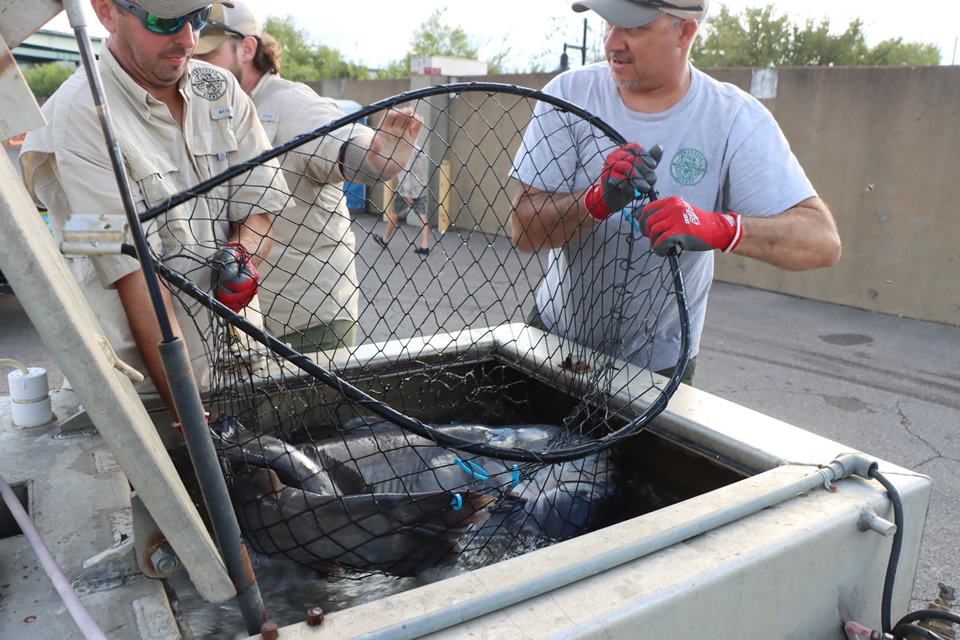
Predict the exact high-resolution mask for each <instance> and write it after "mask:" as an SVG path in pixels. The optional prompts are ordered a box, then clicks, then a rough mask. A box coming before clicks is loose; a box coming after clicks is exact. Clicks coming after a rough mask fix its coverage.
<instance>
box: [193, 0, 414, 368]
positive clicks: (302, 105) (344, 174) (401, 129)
mask: <svg viewBox="0 0 960 640" xmlns="http://www.w3.org/2000/svg"><path fill="white" fill-rule="evenodd" d="M196 57H197V58H198V59H200V60H204V61H206V62H209V63H211V64H215V65H217V66H219V67H222V68H224V69H227V70H229V71H231V72H232V73H233V75H234V76H236V77H237V79H238V80H239V81H240V86H241V87H242V88H243V90H244V91H246V92H247V93H248V94H250V97H251V98H252V99H253V102H254V104H255V105H256V108H257V112H258V113H259V116H260V121H261V123H262V124H263V127H264V129H265V130H266V132H267V135H268V136H269V138H270V141H271V143H272V144H273V145H274V146H277V145H280V144H283V143H285V142H287V141H289V140H292V139H293V138H295V137H296V136H298V135H300V134H303V133H307V132H309V131H312V130H314V129H316V128H317V127H321V126H323V125H325V124H328V123H330V122H333V121H334V120H336V119H338V118H342V117H344V114H343V113H342V112H341V111H340V110H339V109H337V107H336V105H335V104H334V103H332V102H331V101H330V100H329V99H326V98H321V97H320V96H319V95H317V93H316V92H315V91H314V90H313V89H311V88H309V87H308V86H306V85H304V84H301V83H296V82H290V81H289V80H285V79H283V78H281V77H280V66H281V60H280V47H279V46H278V45H277V42H276V40H274V39H273V37H271V36H270V34H268V33H263V32H261V30H260V26H259V24H258V22H257V19H256V17H255V16H254V15H253V12H252V11H250V9H249V8H248V7H247V6H246V5H244V4H243V3H241V2H234V6H233V8H230V7H220V6H215V7H214V8H213V12H212V14H211V17H210V20H209V21H208V22H207V25H206V27H205V28H204V30H203V31H202V32H201V35H200V42H199V44H198V45H197V50H196ZM421 127H422V121H421V120H420V119H419V117H417V116H414V114H413V110H412V109H410V108H406V109H402V110H393V111H390V112H388V113H387V114H386V115H385V116H384V118H383V120H382V121H381V122H380V124H379V126H378V128H377V131H376V132H374V131H373V130H371V129H370V128H369V127H366V126H363V125H352V126H350V127H345V128H343V129H338V130H336V131H334V132H332V133H331V134H330V135H326V136H323V137H321V138H319V139H318V140H315V141H312V142H310V143H307V144H305V145H302V146H300V147H297V148H296V149H295V150H293V151H291V152H290V153H287V154H286V155H285V156H283V157H282V158H281V166H282V167H283V169H284V170H285V171H286V172H287V173H286V176H287V182H288V184H290V185H291V187H292V188H293V189H294V196H295V197H294V198H293V199H292V200H291V201H290V202H289V203H288V205H287V207H286V209H284V211H283V213H282V214H281V215H278V216H277V218H276V220H275V222H274V227H273V234H274V239H275V241H276V243H275V246H274V251H273V254H272V255H271V256H270V258H269V259H268V260H267V262H268V263H269V265H264V268H263V269H262V271H263V281H262V282H261V284H262V287H261V290H260V294H259V299H260V304H261V308H262V310H263V311H264V314H265V317H264V321H265V324H266V326H267V329H268V330H269V331H270V332H271V333H272V334H273V335H275V336H277V337H278V338H280V340H281V341H283V342H287V343H289V344H291V345H292V346H293V348H294V349H297V350H298V351H301V352H305V353H311V352H313V351H316V350H317V349H323V350H328V349H335V348H338V347H352V346H353V345H354V344H355V343H356V334H357V320H358V317H359V316H358V297H359V296H358V284H357V275H356V268H355V266H354V247H355V244H356V239H355V237H354V233H353V231H352V230H351V229H350V212H349V211H348V209H347V206H346V200H345V198H344V194H343V191H342V189H341V188H340V185H341V184H342V183H343V181H344V180H347V181H348V182H358V183H361V184H373V183H375V182H376V181H377V180H388V179H390V178H392V177H393V176H395V175H397V174H398V173H399V172H400V171H401V170H402V169H403V167H404V166H406V165H407V163H408V162H409V160H410V159H411V158H412V157H413V152H414V149H415V147H414V145H415V144H416V142H417V137H418V136H419V134H420V130H421ZM304 176H306V178H304Z"/></svg>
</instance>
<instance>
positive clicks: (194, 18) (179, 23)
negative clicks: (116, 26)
mask: <svg viewBox="0 0 960 640" xmlns="http://www.w3.org/2000/svg"><path fill="white" fill-rule="evenodd" d="M113 1H114V2H115V3H116V4H117V6H119V7H120V8H122V9H126V10H127V11H129V12H130V13H132V14H133V15H135V16H136V17H137V18H139V19H140V24H142V25H143V28H144V29H146V30H147V31H150V32H152V33H159V34H160V35H162V36H172V35H173V34H175V33H179V32H180V29H183V25H185V24H187V23H190V26H191V27H193V30H194V31H200V30H201V29H203V27H204V26H205V25H206V24H207V18H209V17H210V10H211V9H212V8H213V5H207V6H206V7H203V8H202V9H197V10H196V11H191V12H190V13H188V14H186V15H183V16H180V17H179V18H161V17H159V16H155V15H153V14H152V13H150V12H148V11H147V10H146V9H144V8H143V7H141V6H140V5H138V4H134V3H132V2H127V1H126V0H113Z"/></svg>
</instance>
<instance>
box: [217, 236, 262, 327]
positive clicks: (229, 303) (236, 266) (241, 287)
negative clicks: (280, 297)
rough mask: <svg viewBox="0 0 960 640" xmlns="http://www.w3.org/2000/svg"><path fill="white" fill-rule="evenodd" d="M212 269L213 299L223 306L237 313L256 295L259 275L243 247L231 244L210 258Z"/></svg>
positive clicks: (234, 243)
mask: <svg viewBox="0 0 960 640" xmlns="http://www.w3.org/2000/svg"><path fill="white" fill-rule="evenodd" d="M210 266H211V267H212V268H213V278H214V285H215V287H216V288H215V291H214V297H215V298H216V299H217V300H219V301H220V302H222V303H223V304H224V306H226V307H227V308H228V309H230V310H231V311H233V312H234V313H239V312H240V310H241V309H243V308H244V307H245V306H247V304H248V303H249V302H250V300H252V299H253V296H255V295H257V282H259V281H260V274H259V273H257V269H256V267H254V266H253V263H252V262H250V254H249V253H247V250H246V249H244V248H243V245H241V244H239V243H236V242H231V243H230V244H226V245H224V246H223V247H222V248H221V249H219V250H218V251H217V252H216V253H215V254H213V256H211V258H210Z"/></svg>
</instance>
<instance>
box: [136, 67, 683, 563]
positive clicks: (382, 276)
mask: <svg viewBox="0 0 960 640" xmlns="http://www.w3.org/2000/svg"><path fill="white" fill-rule="evenodd" d="M407 107H411V108H413V109H414V110H415V112H416V113H417V114H419V115H420V116H421V117H422V118H423V120H424V127H423V131H422V132H421V133H420V136H419V140H418V144H419V146H420V147H421V148H422V166H421V167H420V168H419V169H416V165H415V164H411V165H410V166H409V167H408V168H407V170H405V171H403V172H401V173H400V174H399V176H397V177H395V178H392V179H390V180H385V179H384V178H383V176H382V175H368V176H365V177H361V176H354V177H353V183H352V184H348V185H346V186H345V185H344V184H343V176H342V174H343V173H344V170H343V165H341V164H340V163H338V157H337V156H334V157H333V158H332V159H331V157H330V155H329V152H328V151H326V149H327V145H329V144H330V143H331V142H333V141H335V142H336V144H335V145H334V147H335V148H336V149H341V148H342V145H343V144H344V142H343V141H344V140H346V139H348V138H350V136H352V135H360V136H361V137H362V136H363V135H368V134H372V133H375V132H377V131H378V126H379V123H381V122H383V121H384V117H385V115H386V114H388V113H390V112H395V111H397V110H400V109H404V108H407ZM360 123H365V124H364V126H366V127H368V128H369V129H359V128H357V129H354V127H355V125H358V124H360ZM528 128H538V129H539V133H541V134H543V135H538V136H534V137H532V138H530V140H533V139H538V140H539V141H538V142H537V143H536V144H537V145H547V147H548V150H549V154H548V155H549V156H551V157H555V158H562V157H565V156H570V155H571V154H573V155H576V156H577V157H579V158H581V160H582V159H584V158H587V159H589V158H594V157H600V158H602V157H605V156H606V155H607V154H608V153H609V152H610V151H611V150H612V149H613V148H615V147H616V146H618V145H620V144H622V143H623V140H622V138H620V137H619V136H618V135H617V134H616V132H613V131H611V130H609V128H608V127H606V125H604V123H602V122H600V121H599V120H597V119H595V118H593V117H592V116H591V115H590V114H588V113H585V112H583V111H582V110H579V109H578V108H576V107H574V106H572V105H569V104H566V103H563V102H561V101H559V100H557V99H554V98H550V97H549V96H545V95H543V94H540V93H539V92H535V91H532V90H528V89H522V88H518V87H513V86H505V85H485V84H476V83H474V84H468V85H448V86H443V87H431V88H429V89H426V90H422V91H419V92H412V93H408V94H403V95H400V96H397V97H395V98H392V99H390V100H386V101H382V102H380V103H377V104H375V105H372V106H370V107H367V108H364V109H362V110H360V111H358V112H357V113H355V114H352V115H351V116H348V117H344V118H341V119H340V120H337V121H336V122H334V123H331V124H326V125H325V126H323V127H321V128H319V129H317V130H315V131H313V132H311V133H310V134H306V135H303V136H300V137H298V138H295V139H294V140H291V141H289V142H286V143H284V144H283V145H281V146H279V147H277V148H276V149H274V150H273V151H271V152H269V153H267V154H264V156H261V157H260V158H257V159H256V160H254V161H251V162H249V163H246V164H245V165H242V166H240V167H235V168H234V169H233V170H231V171H230V172H228V173H226V174H224V176H223V177H222V178H221V179H218V180H213V181H210V182H209V183H205V184H203V185H199V186H198V187H197V188H195V189H193V190H191V192H189V193H185V194H181V195H179V196H176V197H174V198H172V199H170V200H168V201H167V202H165V203H164V204H163V205H161V206H159V207H155V208H154V209H152V210H150V211H148V212H147V213H145V214H144V215H143V216H142V220H143V223H144V229H145V233H146V237H147V242H148V244H149V246H150V247H151V248H152V249H153V250H154V251H155V252H156V255H155V258H156V261H157V265H158V270H159V273H160V275H161V277H162V278H163V279H164V280H165V282H166V283H168V287H169V288H170V290H171V292H172V293H173V295H174V296H175V297H176V299H177V300H178V301H179V302H180V304H179V305H178V310H177V314H178V316H179V317H180V324H181V326H183V328H184V333H185V334H188V335H187V336H186V338H187V344H188V347H189V348H190V350H191V355H192V356H193V357H194V369H195V373H196V374H197V378H198V380H199V381H200V385H201V391H202V393H203V394H204V398H205V399H207V401H208V403H209V407H208V408H209V411H210V414H211V427H212V431H213V437H214V440H215V444H216V445H217V450H218V452H219V454H220V456H221V459H222V461H223V467H224V470H225V473H226V474H227V477H228V482H229V485H230V488H231V495H232V496H233V499H234V502H235V507H236V510H237V514H238V517H239V520H240V523H241V528H242V529H243V531H244V534H245V536H246V538H247V539H248V541H249V543H250V544H251V545H252V546H253V547H254V548H255V549H256V550H258V551H261V552H264V553H268V554H283V555H286V556H288V557H289V558H291V559H293V560H295V561H297V562H300V563H302V564H305V565H308V566H312V567H315V568H317V569H318V570H320V571H322V572H326V573H341V572H342V571H344V570H345V569H350V570H360V571H378V572H387V573H392V574H396V575H416V574H418V573H420V572H422V571H423V570H424V569H426V568H429V567H433V566H437V565H444V564H449V563H451V562H453V561H456V560H458V559H459V560H460V561H463V562H468V561H479V562H488V561H490V560H492V559H498V558H502V557H504V556H506V555H509V554H513V553H519V552H523V551H525V550H528V549H531V548H535V547H537V546H540V545H543V544H548V543H550V542H553V541H557V540H562V539H565V538H569V537H572V536H575V535H579V534H581V533H584V532H586V531H589V530H592V529H595V528H597V527H600V526H603V525H605V524H606V523H608V522H609V521H610V520H611V519H612V518H614V517H615V514H616V512H617V508H616V504H617V500H618V498H619V492H618V490H617V486H618V485H617V477H618V476H617V470H616V466H617V465H616V458H615V456H614V453H613V451H614V449H615V447H614V446H613V445H615V444H617V443H618V442H619V441H621V440H622V439H623V438H626V437H628V436H630V435H632V434H634V433H636V432H637V431H638V430H639V429H641V428H642V427H643V425H644V424H646V422H648V421H649V420H650V419H651V418H652V417H653V416H655V415H656V414H657V413H659V412H660V411H662V409H663V408H664V406H665V403H666V401H667V399H668V397H669V395H670V394H671V393H672V392H673V390H674V389H675V388H676V386H677V384H678V383H679V377H680V375H681V373H682V369H683V366H684V365H685V362H686V353H687V347H686V345H687V331H688V330H687V324H688V323H687V319H686V307H685V301H684V299H683V292H682V284H681V280H680V276H679V268H678V262H677V260H676V258H675V257H670V258H668V259H663V258H659V257H657V256H655V255H653V253H652V252H650V251H649V244H648V243H647V242H646V240H644V239H643V238H642V237H641V236H640V234H639V233H638V229H637V228H636V226H635V223H634V222H633V220H632V218H631V217H630V214H631V212H632V211H633V210H634V208H635V207H639V206H641V205H642V204H643V202H645V200H643V199H638V200H637V202H636V203H635V205H634V206H631V207H628V209H627V210H625V212H624V218H623V220H620V223H619V224H616V225H610V224H609V223H608V227H612V228H613V229H614V232H612V233H596V232H594V231H584V232H583V234H582V236H581V237H580V239H579V241H578V243H577V244H576V248H575V249H574V248H569V247H568V248H567V249H565V250H564V251H562V252H561V251H554V252H552V253H551V252H548V251H546V250H542V251H535V252H524V251H520V250H518V249H517V248H516V247H515V245H514V243H513V242H512V240H511V234H512V232H513V231H515V230H514V229H512V224H514V223H513V222H512V221H511V207H512V202H513V201H514V198H515V197H516V195H517V193H518V191H519V190H520V189H522V185H521V184H520V183H519V182H518V181H516V180H514V179H512V178H511V170H512V167H513V166H514V163H515V162H516V163H518V164H519V163H520V162H522V161H523V160H524V158H525V157H526V156H527V155H528V154H531V153H532V152H533V149H532V148H531V147H530V146H529V145H530V144H531V143H530V142H529V141H528V142H526V143H525V142H523V140H524V132H525V131H526V130H527V129H528ZM388 153H389V150H388ZM340 157H341V158H342V156H340ZM273 158H276V159H277V160H278V161H279V162H280V163H281V165H282V166H283V168H284V170H283V171H282V172H281V173H282V175H284V177H285V181H286V183H287V185H288V192H283V191H282V190H281V189H280V188H279V186H278V185H277V184H276V183H273V182H272V181H273V180H274V176H275V175H276V174H277V170H276V169H275V168H271V167H272V165H271V160H272V159H273ZM583 164H586V162H585V161H583ZM298 167H300V168H298ZM544 170H545V171H548V170H549V169H547V168H545V169H544ZM418 171H419V173H420V175H417V173H418ZM324 172H326V173H324ZM367 173H369V170H367ZM328 176H329V177H328ZM403 181H406V184H405V185H404V184H403ZM361 182H366V183H367V184H366V185H365V187H364V190H363V191H364V192H363V194H362V198H360V199H358V200H359V203H360V208H362V209H364V210H358V206H357V205H356V204H355V206H354V207H353V210H352V211H351V208H350V207H349V206H348V205H349V204H350V203H351V201H352V200H353V199H354V198H355V197H356V196H357V195H358V192H359V191H360V189H359V188H358V187H357V186H354V185H357V184H359V183H361ZM398 183H399V186H398ZM271 184H272V186H270V185H271ZM319 185H324V186H323V187H322V189H319V193H318V186H319ZM580 188H582V187H579V188H578V187H577V186H576V185H575V183H574V181H573V178H572V177H570V179H569V180H567V179H565V180H564V182H563V184H561V185H560V188H559V189H558V191H560V192H574V191H577V190H578V189H580ZM395 191H397V192H398V193H399V194H400V195H397V194H395V193H394V192H395ZM411 192H413V193H416V194H417V197H415V198H412V200H413V201H414V204H413V205H410V204H409V203H408V202H407V201H406V200H403V199H402V198H401V197H400V196H401V195H402V194H404V193H411ZM251 193H259V194H261V195H262V194H269V193H274V194H276V193H282V194H287V193H292V195H285V196H284V197H285V198H286V206H285V207H284V208H283V209H282V211H273V212H272V213H275V214H276V215H275V217H274V218H273V229H272V235H273V246H272V249H271V250H270V251H269V252H266V245H265V244H264V245H260V246H259V247H258V246H256V245H253V246H250V243H249V242H247V243H245V244H246V245H247V246H246V248H247V249H248V250H249V251H250V252H251V253H253V254H256V257H257V258H262V262H260V264H259V266H258V270H259V272H260V274H261V276H262V278H261V286H260V289H259V293H258V296H257V298H256V301H255V303H254V304H252V305H250V306H248V307H247V308H246V309H244V310H243V311H242V312H241V313H240V314H235V313H232V312H231V311H230V310H229V309H227V308H225V307H224V306H222V305H220V304H219V303H216V302H214V301H213V297H212V296H213V290H214V288H215V286H213V285H212V284H211V281H212V277H213V276H212V273H213V271H212V269H211V259H212V256H213V255H214V254H215V252H216V251H217V250H218V249H219V248H221V247H222V245H223V243H224V242H225V239H226V238H227V232H228V223H227V222H224V221H223V220H225V219H226V218H227V217H228V216H232V217H233V218H234V219H237V220H242V219H243V217H244V216H245V215H247V214H249V213H257V212H260V211H262V210H263V209H264V207H265V206H266V202H267V201H268V200H269V198H268V197H266V196H264V198H266V199H253V198H251V197H250V195H249V194H251ZM244 194H246V195H244ZM244 198H245V199H244ZM405 205H406V206H405ZM398 210H399V211H398ZM392 212H406V213H407V220H406V224H404V223H403V221H402V220H401V224H400V225H399V227H398V228H397V229H396V230H395V231H394V232H393V233H392V236H391V237H390V242H389V243H386V244H385V243H384V242H383V241H382V239H383V237H384V234H385V232H386V230H387V227H388V222H387V221H386V220H385V218H387V217H389V214H390V213H392ZM421 213H422V214H423V215H424V217H425V219H426V220H428V222H429V228H428V231H427V236H426V246H427V248H428V249H429V252H417V251H416V249H418V248H420V247H421V246H422V243H423V241H424V237H423V236H422V235H421V233H422V229H421V227H420V224H419V215H420V214H421ZM615 215H616V216H618V217H619V216H620V214H615ZM239 224H245V223H243V222H240V223H239ZM198 229H202V230H203V231H202V233H201V232H198ZM211 229H212V231H211ZM557 260H560V261H563V260H566V261H568V262H571V261H579V262H581V263H586V264H587V265H588V267H589V268H588V269H584V272H585V273H586V272H589V273H592V274H593V275H591V276H584V277H583V278H581V279H579V280H578V279H576V278H574V279H573V280H572V282H568V283H567V284H566V285H564V286H557V287H553V288H552V289H551V287H549V286H547V287H546V288H545V289H544V292H542V293H541V294H540V296H541V297H540V298H539V305H538V298H537V290H538V288H539V287H541V286H542V285H543V283H544V282H545V277H546V275H547V272H548V269H549V268H550V266H551V263H552V261H557ZM551 291H552V292H551ZM554 302H556V303H557V306H558V307H559V308H562V309H564V310H565V312H564V313H569V315H570V317H571V318H576V319H577V320H576V322H574V321H569V322H568V325H569V326H561V319H557V320H555V321H554V323H553V326H552V327H551V328H552V329H553V333H549V332H546V331H543V330H541V329H540V328H537V327H538V326H539V325H540V323H542V322H543V321H542V320H541V319H540V318H537V317H536V315H537V314H536V313H535V312H536V309H537V307H538V306H541V307H542V306H543V305H545V304H554ZM531 312H534V313H533V314H532V315H531ZM678 317H679V322H678ZM667 321H669V322H671V323H673V324H678V325H679V326H680V329H678V333H680V334H682V335H680V336H679V339H680V341H681V343H682V345H683V348H681V350H680V352H681V356H680V358H679V359H678V360H677V363H676V364H677V365H679V366H677V367H676V370H675V371H673V372H672V376H671V375H668V376H667V377H661V376H658V375H655V374H654V373H652V372H651V371H649V370H648V369H647V364H648V363H649V358H650V353H651V352H652V349H653V344H654V336H655V335H656V331H657V327H658V326H661V324H662V323H664V322H667ZM531 325H533V326H531ZM556 334H565V338H561V337H559V336H558V335H556Z"/></svg>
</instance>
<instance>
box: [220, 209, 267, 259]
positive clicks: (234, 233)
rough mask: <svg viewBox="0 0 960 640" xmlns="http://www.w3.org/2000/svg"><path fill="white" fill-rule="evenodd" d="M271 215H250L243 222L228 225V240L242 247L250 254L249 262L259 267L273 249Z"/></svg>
mask: <svg viewBox="0 0 960 640" xmlns="http://www.w3.org/2000/svg"><path fill="white" fill-rule="evenodd" d="M272 215H273V214H269V213H252V214H250V215H249V216H247V217H246V218H245V219H244V220H243V222H231V223H230V239H229V240H228V242H235V243H237V244H240V245H242V246H243V248H244V249H246V250H247V252H249V253H250V261H251V262H252V263H253V265H254V266H259V265H260V263H261V262H263V260H264V258H266V257H267V256H269V255H270V251H271V249H273V231H272V228H271V225H272V223H273V221H272V219H271V218H272Z"/></svg>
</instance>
